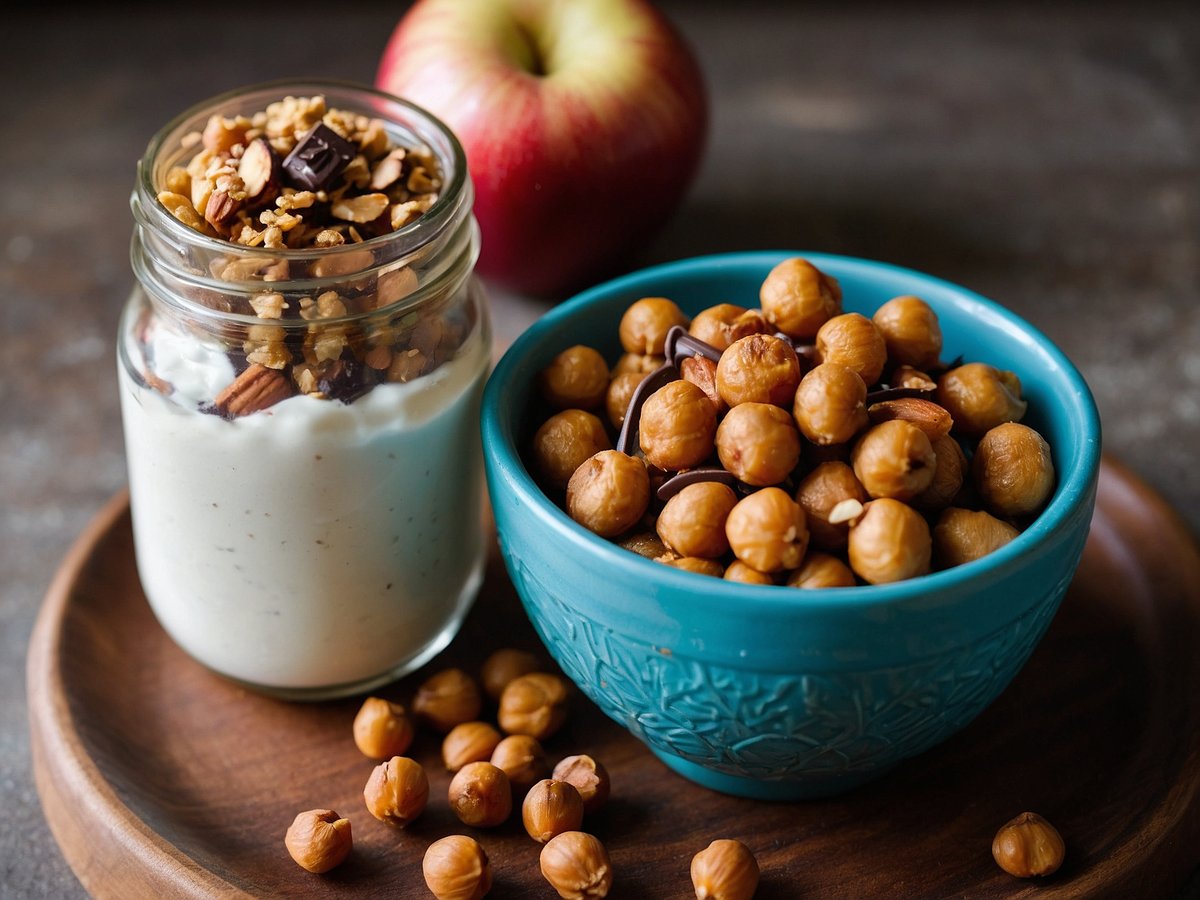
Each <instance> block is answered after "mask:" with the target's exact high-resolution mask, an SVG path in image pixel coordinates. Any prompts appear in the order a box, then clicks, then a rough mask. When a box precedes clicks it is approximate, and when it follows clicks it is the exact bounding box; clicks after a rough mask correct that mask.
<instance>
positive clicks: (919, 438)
mask: <svg viewBox="0 0 1200 900" xmlns="http://www.w3.org/2000/svg"><path fill="white" fill-rule="evenodd" d="M850 464H851V465H852V466H853V467H854V476H855V477H856V478H857V479H858V481H859V483H860V484H861V485H862V486H863V489H864V490H865V491H866V492H867V494H869V495H870V496H871V497H892V498H893V499H896V500H908V499H911V498H912V497H915V496H917V495H918V494H919V493H921V492H922V491H923V490H925V489H926V488H927V487H929V485H930V484H931V483H932V482H933V475H934V472H935V471H937V457H936V456H935V455H934V452H933V444H932V443H931V442H930V440H929V436H928V435H926V434H925V432H923V431H922V430H921V429H920V428H918V427H917V426H916V425H913V424H912V423H911V422H905V421H904V420H903V419H892V420H890V421H887V422H881V423H880V424H878V425H875V426H872V428H871V429H870V430H869V431H867V433H866V434H864V435H863V436H862V437H861V438H859V440H858V443H857V444H855V445H854V449H853V450H852V451H851V452H850Z"/></svg>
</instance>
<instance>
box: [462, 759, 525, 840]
mask: <svg viewBox="0 0 1200 900" xmlns="http://www.w3.org/2000/svg"><path fill="white" fill-rule="evenodd" d="M448 796H449V800H450V808H451V809H452V810H454V814H455V815H456V816H458V818H459V821H461V822H462V823H463V824H464V825H473V826H475V827H476V828H494V827H495V826H497V825H499V824H501V823H502V822H504V820H505V819H507V818H508V816H509V813H511V812H512V787H511V786H510V785H509V783H508V776H507V775H505V774H504V770H503V769H501V768H499V767H498V766H493V765H492V764H491V763H489V762H473V763H467V764H466V765H465V766H463V767H462V768H461V769H459V770H458V772H457V773H456V774H455V776H454V777H453V778H452V779H450V791H449V795H448Z"/></svg>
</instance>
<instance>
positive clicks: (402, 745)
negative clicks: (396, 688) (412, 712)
mask: <svg viewBox="0 0 1200 900" xmlns="http://www.w3.org/2000/svg"><path fill="white" fill-rule="evenodd" d="M412 739H413V726H412V722H410V721H409V718H408V714H407V713H406V712H405V711H404V707H403V706H401V705H400V704H399V703H389V702H388V701H387V700H384V699H383V698H381V697H368V698H367V699H366V700H364V701H363V705H362V707H361V708H360V709H359V710H358V715H356V716H355V717H354V743H355V744H356V745H357V746H358V749H359V750H361V751H362V752H363V755H364V756H368V757H370V758H371V759H391V758H392V757H393V756H401V755H403V754H404V751H405V750H407V749H408V748H409V746H410V745H411V744H412Z"/></svg>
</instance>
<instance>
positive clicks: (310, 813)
mask: <svg viewBox="0 0 1200 900" xmlns="http://www.w3.org/2000/svg"><path fill="white" fill-rule="evenodd" d="M283 844H284V846H285V847H287V852H288V854H289V855H290V856H291V857H292V859H294V860H295V861H296V865H298V866H300V868H302V869H306V870H307V871H309V872H313V873H315V874H317V875H320V874H322V873H324V872H328V871H329V870H330V869H332V868H334V867H336V866H339V865H341V864H342V863H343V862H344V861H345V859H346V857H347V856H349V855H350V851H351V849H352V848H353V847H354V838H353V836H352V835H351V833H350V820H349V819H345V818H343V817H341V816H339V815H338V814H337V813H336V812H334V811H333V810H332V809H310V810H307V811H305V812H302V813H300V814H299V815H297V816H296V818H295V819H294V820H293V821H292V824H291V825H289V826H288V830H287V833H286V834H285V835H284V837H283Z"/></svg>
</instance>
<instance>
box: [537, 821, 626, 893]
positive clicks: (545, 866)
mask: <svg viewBox="0 0 1200 900" xmlns="http://www.w3.org/2000/svg"><path fill="white" fill-rule="evenodd" d="M538 865H539V867H540V868H541V870H542V877H543V878H545V879H546V881H547V882H549V884H550V886H551V887H552V888H554V890H555V891H556V892H557V893H558V896H560V897H562V898H563V900H602V898H604V897H607V896H608V892H609V891H610V890H612V883H613V868H612V863H611V862H610V861H609V858H608V852H607V851H606V850H605V849H604V845H603V844H602V843H600V841H599V840H598V839H597V838H595V837H593V836H592V835H590V834H585V833H584V832H582V831H566V832H563V833H562V834H560V835H559V836H558V837H555V838H551V839H550V840H549V841H548V842H547V843H546V845H545V846H544V847H542V852H541V855H540V856H539V857H538Z"/></svg>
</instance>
